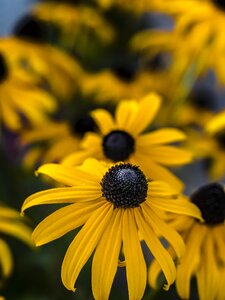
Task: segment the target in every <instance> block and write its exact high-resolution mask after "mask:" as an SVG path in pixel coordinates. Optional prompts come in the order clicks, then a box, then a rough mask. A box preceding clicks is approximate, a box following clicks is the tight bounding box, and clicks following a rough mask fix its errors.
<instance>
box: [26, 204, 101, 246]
mask: <svg viewBox="0 0 225 300" xmlns="http://www.w3.org/2000/svg"><path fill="white" fill-rule="evenodd" d="M104 203H105V201H103V200H101V201H98V202H94V203H89V204H88V205H87V204H84V203H75V204H71V205H67V206H66V207H63V208H60V209H58V210H57V211H55V212H54V213H52V214H51V215H50V216H48V217H47V218H45V219H44V220H43V221H42V222H41V223H39V224H38V226H37V227H36V228H35V230H34V232H33V234H32V237H33V240H34V243H35V244H36V246H41V245H43V244H46V243H49V242H51V241H53V240H55V239H58V238H60V237H61V236H63V235H64V234H66V233H67V232H69V231H71V230H73V229H75V228H77V227H79V226H81V225H83V224H84V223H85V222H86V221H87V220H88V218H89V217H90V216H91V214H92V213H93V212H94V211H95V210H96V209H98V208H99V207H100V206H102V205H103V204H104Z"/></svg>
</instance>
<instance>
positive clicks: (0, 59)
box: [0, 53, 8, 83]
mask: <svg viewBox="0 0 225 300" xmlns="http://www.w3.org/2000/svg"><path fill="white" fill-rule="evenodd" d="M7 75H8V67H7V63H6V61H5V58H4V56H3V55H2V54H1V53H0V83H1V82H3V81H4V80H5V79H6V78H7Z"/></svg>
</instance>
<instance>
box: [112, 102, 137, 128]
mask: <svg viewBox="0 0 225 300" xmlns="http://www.w3.org/2000/svg"><path fill="white" fill-rule="evenodd" d="M138 108H139V105H138V102H137V101H135V100H122V101H121V102H120V103H119V104H118V106H117V108H116V112H115V119H116V126H117V129H121V130H127V131H129V128H130V126H131V124H132V122H133V120H134V118H135V117H136V114H137V112H138Z"/></svg>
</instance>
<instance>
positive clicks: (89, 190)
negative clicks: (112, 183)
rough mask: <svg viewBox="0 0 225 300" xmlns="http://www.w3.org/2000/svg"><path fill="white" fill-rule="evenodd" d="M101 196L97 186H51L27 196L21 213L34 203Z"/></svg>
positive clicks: (72, 200)
mask: <svg viewBox="0 0 225 300" xmlns="http://www.w3.org/2000/svg"><path fill="white" fill-rule="evenodd" d="M101 196H102V192H101V190H100V187H98V186H90V185H87V186H75V187H65V188H53V189H49V190H46V191H41V192H38V193H35V194H33V195H31V196H29V197H28V198H27V199H26V200H25V201H24V203H23V206H22V208H21V212H22V213H23V212H24V211H25V210H26V209H28V208H29V207H32V206H36V205H42V204H60V203H65V204H66V203H74V202H86V201H91V200H95V199H98V198H100V197H101Z"/></svg>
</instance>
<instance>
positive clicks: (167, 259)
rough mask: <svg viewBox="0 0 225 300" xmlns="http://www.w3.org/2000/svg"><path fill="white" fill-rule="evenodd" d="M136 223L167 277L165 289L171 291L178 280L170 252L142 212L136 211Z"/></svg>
mask: <svg viewBox="0 0 225 300" xmlns="http://www.w3.org/2000/svg"><path fill="white" fill-rule="evenodd" d="M135 216H136V221H137V225H138V229H139V230H140V233H141V235H142V236H143V239H144V241H145V242H146V244H147V246H148V248H149V250H150V251H151V253H152V255H153V256H154V257H155V259H156V260H157V261H158V263H159V265H160V266H161V268H162V271H163V273H164V275H165V278H166V281H167V284H166V285H165V286H164V288H165V289H169V287H170V285H171V284H172V283H173V282H174V280H175V278H176V268H175V265H174V262H173V259H172V258H171V256H170V254H169V253H168V251H167V250H166V249H165V248H164V247H163V245H162V244H161V242H160V241H159V240H158V237H157V236H156V233H155V232H154V231H153V230H152V228H151V226H150V225H149V224H148V223H147V222H146V220H145V218H144V216H143V214H142V213H141V212H140V210H135Z"/></svg>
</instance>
